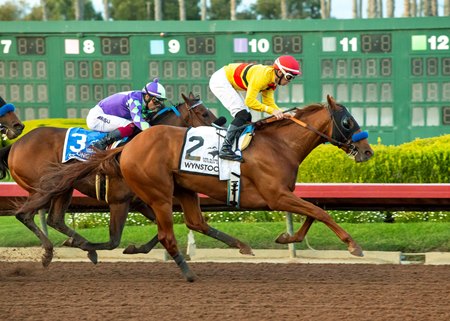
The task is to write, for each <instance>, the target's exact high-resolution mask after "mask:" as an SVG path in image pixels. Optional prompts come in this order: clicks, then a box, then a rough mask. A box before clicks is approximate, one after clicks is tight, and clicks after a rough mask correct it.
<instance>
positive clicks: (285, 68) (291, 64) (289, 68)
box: [273, 56, 302, 77]
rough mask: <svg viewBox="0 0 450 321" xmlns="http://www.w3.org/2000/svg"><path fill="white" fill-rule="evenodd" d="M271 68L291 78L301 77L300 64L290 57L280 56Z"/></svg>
mask: <svg viewBox="0 0 450 321" xmlns="http://www.w3.org/2000/svg"><path fill="white" fill-rule="evenodd" d="M273 67H274V68H275V69H276V70H281V72H282V73H283V74H284V75H286V74H291V75H292V76H294V77H295V76H298V75H301V74H302V72H301V71H300V64H299V63H298V61H297V59H295V58H294V57H292V56H280V57H278V58H277V59H276V60H275V63H274V64H273Z"/></svg>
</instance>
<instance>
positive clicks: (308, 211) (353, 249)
mask: <svg viewBox="0 0 450 321" xmlns="http://www.w3.org/2000/svg"><path fill="white" fill-rule="evenodd" d="M274 195H275V194H272V195H270V196H268V197H266V200H267V201H268V202H267V204H268V205H269V207H270V208H271V209H272V210H277V211H286V212H292V213H297V214H302V215H306V216H307V217H309V218H311V219H313V220H314V219H315V220H318V221H321V222H323V223H324V224H325V225H327V226H328V228H330V229H331V230H332V231H333V232H334V233H335V234H336V235H337V236H338V237H339V238H340V239H341V241H342V242H344V243H346V244H347V248H348V251H349V252H350V253H351V254H353V255H355V256H364V255H363V251H362V249H361V247H360V246H359V245H358V244H357V243H356V242H355V241H354V240H353V238H352V237H351V236H350V234H348V233H347V232H346V231H345V230H344V229H343V228H342V227H340V226H339V225H338V224H337V223H336V222H335V221H334V220H333V218H332V217H331V216H330V214H328V213H327V212H326V211H324V210H323V209H321V208H320V207H318V206H316V205H314V204H312V203H310V202H307V201H305V200H303V199H301V198H298V197H297V196H295V194H294V193H292V192H290V191H286V192H284V193H281V194H279V195H278V196H274ZM305 223H306V222H305ZM310 223H312V221H311V222H310ZM308 224H309V223H308ZM308 228H309V227H308ZM306 232H307V229H306V228H305V229H304V230H303V231H302V230H301V229H300V230H299V231H298V232H297V233H296V234H295V235H293V236H290V237H285V236H283V235H280V237H278V238H277V241H278V242H279V243H283V242H284V243H292V242H296V238H295V237H296V236H298V235H300V236H301V235H302V234H303V233H305V234H306Z"/></svg>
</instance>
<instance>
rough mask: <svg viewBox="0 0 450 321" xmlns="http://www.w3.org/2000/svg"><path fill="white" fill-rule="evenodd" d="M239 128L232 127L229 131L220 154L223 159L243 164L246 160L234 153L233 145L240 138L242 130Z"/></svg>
mask: <svg viewBox="0 0 450 321" xmlns="http://www.w3.org/2000/svg"><path fill="white" fill-rule="evenodd" d="M237 128H238V127H237V126H235V125H230V126H229V127H228V130H227V136H226V137H225V140H224V142H223V145H222V148H221V149H220V152H219V157H220V158H222V159H228V160H232V161H238V162H241V163H242V162H243V161H244V159H243V158H242V156H240V155H236V154H235V153H234V152H233V149H232V147H231V146H232V144H233V142H234V140H235V139H238V138H239V134H240V133H241V130H238V129H237Z"/></svg>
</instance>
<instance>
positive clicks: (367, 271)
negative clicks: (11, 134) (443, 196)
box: [0, 262, 450, 321]
mask: <svg viewBox="0 0 450 321" xmlns="http://www.w3.org/2000/svg"><path fill="white" fill-rule="evenodd" d="M191 268H192V269H193V271H195V273H196V274H197V275H198V277H199V279H198V281H196V282H194V283H187V282H186V281H184V279H183V278H182V277H181V273H180V271H179V270H178V268H177V267H176V266H175V264H174V263H173V262H167V263H99V264H98V265H97V266H94V265H93V264H91V263H66V262H53V263H52V264H51V265H50V267H49V268H47V269H44V268H43V267H42V266H41V264H40V263H39V262H30V263H28V262H0V319H1V320H15V321H16V320H33V321H35V320H88V321H91V320H96V321H97V320H158V321H159V320H214V321H215V320H233V321H238V320H258V321H261V320H321V321H327V320H333V321H335V320H346V321H347V320H389V321H392V320H402V321H406V320H427V321H434V320H446V321H447V320H450V303H449V302H450V268H449V266H425V265H359V264H358V265H341V264H270V263H260V264H249V263H246V264H242V263H241V264H239V263H191Z"/></svg>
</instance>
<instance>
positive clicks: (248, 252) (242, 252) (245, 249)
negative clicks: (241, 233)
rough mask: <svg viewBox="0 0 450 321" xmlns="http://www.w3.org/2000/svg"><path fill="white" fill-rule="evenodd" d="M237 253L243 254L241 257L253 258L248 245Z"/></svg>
mask: <svg viewBox="0 0 450 321" xmlns="http://www.w3.org/2000/svg"><path fill="white" fill-rule="evenodd" d="M239 253H241V254H243V255H251V256H255V254H253V251H252V248H251V247H250V246H248V245H245V246H243V247H241V248H240V250H239Z"/></svg>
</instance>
